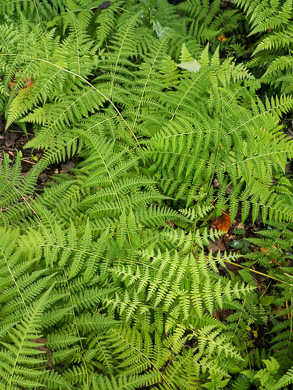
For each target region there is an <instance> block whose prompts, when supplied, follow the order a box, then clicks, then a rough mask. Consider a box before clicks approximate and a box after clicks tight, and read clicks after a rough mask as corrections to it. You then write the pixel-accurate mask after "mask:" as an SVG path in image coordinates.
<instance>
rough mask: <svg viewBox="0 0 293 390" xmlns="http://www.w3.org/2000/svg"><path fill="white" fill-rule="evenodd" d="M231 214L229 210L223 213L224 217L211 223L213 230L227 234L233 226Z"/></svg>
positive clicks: (221, 216)
mask: <svg viewBox="0 0 293 390" xmlns="http://www.w3.org/2000/svg"><path fill="white" fill-rule="evenodd" d="M229 214H230V212H229V210H226V211H222V215H220V216H219V217H218V218H216V219H215V220H214V221H213V222H212V223H211V228H212V229H214V230H221V231H222V232H225V233H227V231H228V230H229V228H230V226H231V219H230V215H229Z"/></svg>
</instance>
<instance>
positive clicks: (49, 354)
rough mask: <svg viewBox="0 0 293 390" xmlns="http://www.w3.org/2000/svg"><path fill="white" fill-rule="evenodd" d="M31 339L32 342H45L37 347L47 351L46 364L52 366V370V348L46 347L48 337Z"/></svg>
mask: <svg viewBox="0 0 293 390" xmlns="http://www.w3.org/2000/svg"><path fill="white" fill-rule="evenodd" d="M30 341H31V342H32V343H37V344H43V345H39V346H38V347H36V350H38V351H43V352H46V354H47V355H48V360H47V361H46V364H47V366H48V367H49V368H50V370H52V369H53V364H52V352H51V351H50V349H48V348H46V346H45V344H46V339H45V338H43V337H39V338H38V339H34V340H30Z"/></svg>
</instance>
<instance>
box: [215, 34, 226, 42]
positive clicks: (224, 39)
mask: <svg viewBox="0 0 293 390" xmlns="http://www.w3.org/2000/svg"><path fill="white" fill-rule="evenodd" d="M217 38H218V40H219V41H221V42H226V41H227V38H226V37H224V36H223V35H217Z"/></svg>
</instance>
